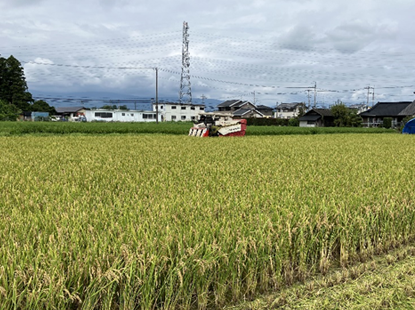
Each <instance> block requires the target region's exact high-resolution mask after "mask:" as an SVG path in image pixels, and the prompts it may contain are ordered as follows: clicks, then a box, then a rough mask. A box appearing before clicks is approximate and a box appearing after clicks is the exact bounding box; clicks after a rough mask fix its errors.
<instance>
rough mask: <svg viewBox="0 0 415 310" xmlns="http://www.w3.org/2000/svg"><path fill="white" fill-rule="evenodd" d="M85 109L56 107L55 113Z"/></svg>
mask: <svg viewBox="0 0 415 310" xmlns="http://www.w3.org/2000/svg"><path fill="white" fill-rule="evenodd" d="M82 109H85V107H81V106H79V107H56V108H55V110H56V113H58V114H61V113H76V112H78V111H79V110H82Z"/></svg>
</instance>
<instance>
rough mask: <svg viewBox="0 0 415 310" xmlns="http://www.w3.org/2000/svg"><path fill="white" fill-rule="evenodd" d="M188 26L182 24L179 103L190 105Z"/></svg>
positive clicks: (184, 23)
mask: <svg viewBox="0 0 415 310" xmlns="http://www.w3.org/2000/svg"><path fill="white" fill-rule="evenodd" d="M188 30H189V25H188V24H187V22H183V44H182V75H181V77H180V92H179V102H180V103H189V104H192V86H191V84H190V70H189V68H190V53H189V34H188Z"/></svg>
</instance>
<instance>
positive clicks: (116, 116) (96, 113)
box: [85, 109, 161, 122]
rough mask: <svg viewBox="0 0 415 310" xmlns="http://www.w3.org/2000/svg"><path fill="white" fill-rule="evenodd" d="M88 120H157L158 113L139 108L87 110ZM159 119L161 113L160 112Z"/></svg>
mask: <svg viewBox="0 0 415 310" xmlns="http://www.w3.org/2000/svg"><path fill="white" fill-rule="evenodd" d="M85 117H86V121H87V122H99V121H101V122H155V121H156V113H154V112H153V111H138V110H128V111H127V110H104V109H97V110H86V111H85ZM159 121H161V115H160V114H159Z"/></svg>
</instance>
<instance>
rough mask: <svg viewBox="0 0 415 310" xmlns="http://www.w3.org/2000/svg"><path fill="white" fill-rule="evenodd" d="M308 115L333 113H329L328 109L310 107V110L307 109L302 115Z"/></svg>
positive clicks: (329, 115) (329, 114) (328, 114)
mask: <svg viewBox="0 0 415 310" xmlns="http://www.w3.org/2000/svg"><path fill="white" fill-rule="evenodd" d="M309 115H320V116H325V117H333V114H332V113H331V110H330V109H311V110H310V111H307V113H305V114H304V116H309Z"/></svg>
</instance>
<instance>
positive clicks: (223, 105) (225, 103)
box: [218, 100, 241, 108]
mask: <svg viewBox="0 0 415 310" xmlns="http://www.w3.org/2000/svg"><path fill="white" fill-rule="evenodd" d="M240 101H241V100H226V101H224V102H222V103H220V104H218V108H226V107H230V106H233V105H234V104H235V103H238V102H240Z"/></svg>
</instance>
